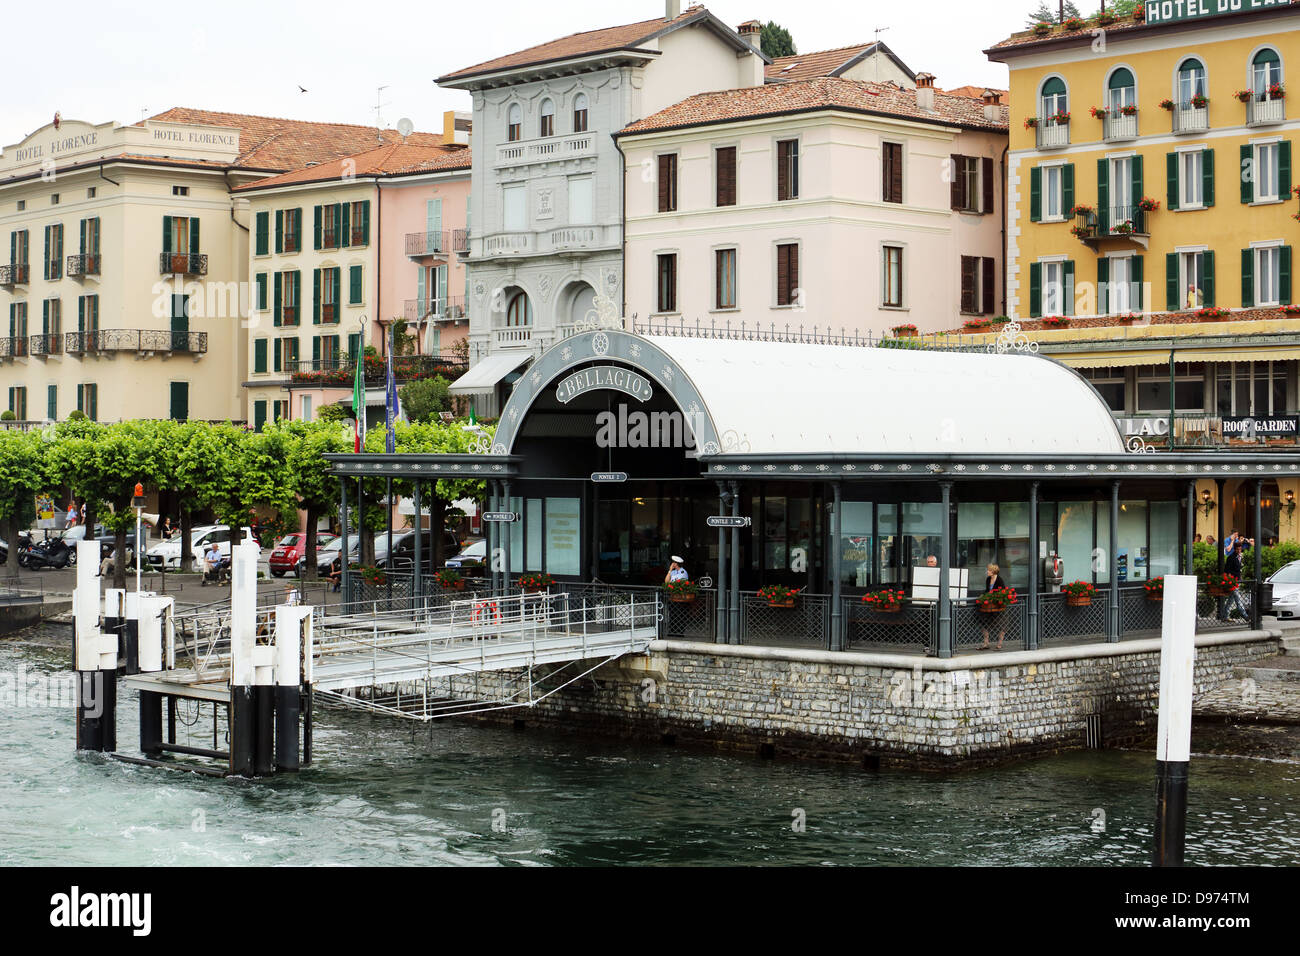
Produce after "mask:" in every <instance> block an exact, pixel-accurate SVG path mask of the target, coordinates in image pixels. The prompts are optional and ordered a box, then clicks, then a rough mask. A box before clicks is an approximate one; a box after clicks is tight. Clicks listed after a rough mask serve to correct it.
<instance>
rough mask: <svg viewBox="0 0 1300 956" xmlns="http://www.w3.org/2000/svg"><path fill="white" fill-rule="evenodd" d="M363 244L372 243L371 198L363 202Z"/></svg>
mask: <svg viewBox="0 0 1300 956" xmlns="http://www.w3.org/2000/svg"><path fill="white" fill-rule="evenodd" d="M361 244H362V245H363V246H368V245H370V200H369V199H367V200H364V201H363V202H362V203H361Z"/></svg>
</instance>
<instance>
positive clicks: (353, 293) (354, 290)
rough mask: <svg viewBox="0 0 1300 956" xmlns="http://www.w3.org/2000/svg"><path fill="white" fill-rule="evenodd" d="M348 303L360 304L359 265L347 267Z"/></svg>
mask: <svg viewBox="0 0 1300 956" xmlns="http://www.w3.org/2000/svg"><path fill="white" fill-rule="evenodd" d="M348 304H349V305H361V267H360V266H350V267H349V268H348Z"/></svg>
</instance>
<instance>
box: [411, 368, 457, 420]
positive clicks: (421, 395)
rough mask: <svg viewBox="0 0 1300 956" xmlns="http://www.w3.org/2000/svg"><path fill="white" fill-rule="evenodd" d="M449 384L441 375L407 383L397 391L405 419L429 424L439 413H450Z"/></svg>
mask: <svg viewBox="0 0 1300 956" xmlns="http://www.w3.org/2000/svg"><path fill="white" fill-rule="evenodd" d="M450 388H451V383H450V382H448V381H447V380H446V379H445V378H443V377H442V376H441V375H435V376H434V377H433V378H422V379H418V380H417V381H414V382H408V383H406V384H405V385H403V386H402V387H401V389H399V390H398V392H399V394H400V396H401V399H402V408H404V409H405V410H406V417H407V418H409V419H410V420H411V421H413V422H431V421H435V420H436V419H437V418H438V413H439V412H447V411H451V408H452V397H451V392H450Z"/></svg>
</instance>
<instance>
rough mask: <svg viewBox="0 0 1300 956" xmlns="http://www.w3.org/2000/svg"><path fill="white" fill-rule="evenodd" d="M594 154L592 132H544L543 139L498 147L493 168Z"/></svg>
mask: <svg viewBox="0 0 1300 956" xmlns="http://www.w3.org/2000/svg"><path fill="white" fill-rule="evenodd" d="M595 155H596V136H595V134H594V133H573V134H571V135H569V136H547V137H544V138H543V139H531V140H519V141H517V142H514V143H503V144H502V145H500V146H498V147H497V156H496V168H497V169H509V168H511V167H516V166H531V165H533V164H535V163H562V162H566V161H567V160H571V159H573V160H577V159H587V158H591V157H594V156H595Z"/></svg>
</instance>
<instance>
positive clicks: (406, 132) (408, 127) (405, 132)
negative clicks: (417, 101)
mask: <svg viewBox="0 0 1300 956" xmlns="http://www.w3.org/2000/svg"><path fill="white" fill-rule="evenodd" d="M413 129H415V124H414V123H412V122H411V121H410V120H409V119H407V118H406V117H402V118H401V119H399V120H398V121H397V131H398V132H399V133H401V134H402V136H403V137H406V136H410V135H411V131H412V130H413Z"/></svg>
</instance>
